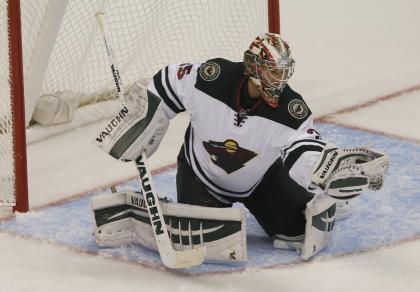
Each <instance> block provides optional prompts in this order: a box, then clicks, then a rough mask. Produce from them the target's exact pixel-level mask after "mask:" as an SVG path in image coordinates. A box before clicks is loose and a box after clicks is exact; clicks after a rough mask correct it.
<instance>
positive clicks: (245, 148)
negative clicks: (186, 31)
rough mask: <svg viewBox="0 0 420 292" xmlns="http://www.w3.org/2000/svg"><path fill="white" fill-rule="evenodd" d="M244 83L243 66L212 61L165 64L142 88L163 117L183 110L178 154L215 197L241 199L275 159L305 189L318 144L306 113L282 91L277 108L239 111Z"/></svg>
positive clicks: (286, 90) (293, 97)
mask: <svg viewBox="0 0 420 292" xmlns="http://www.w3.org/2000/svg"><path fill="white" fill-rule="evenodd" d="M246 80H247V78H246V76H245V75H244V74H243V63H234V62H230V61H227V60H224V59H212V60H209V61H207V62H205V63H201V64H195V65H192V64H180V65H170V66H167V67H165V68H164V69H162V70H161V71H159V72H158V73H157V74H156V75H155V76H154V78H153V80H152V81H151V83H150V84H149V86H148V89H149V90H150V91H152V92H153V93H155V94H157V95H158V96H160V97H161V98H162V100H163V101H164V104H163V105H162V108H163V110H164V111H165V113H166V114H167V116H168V118H170V119H171V118H173V117H174V116H175V115H176V114H177V113H179V112H183V111H186V112H188V113H189V116H190V125H189V127H188V129H187V131H186V134H185V141H184V150H185V156H186V158H187V161H188V163H189V164H190V166H191V167H192V169H193V171H194V173H195V175H196V176H197V178H198V179H199V180H200V181H201V182H202V183H203V184H204V185H205V186H206V187H207V189H208V190H209V191H210V192H211V193H212V194H213V195H215V196H216V197H217V196H218V195H224V196H232V197H246V196H249V195H250V194H251V193H252V191H253V190H254V189H255V188H256V187H257V186H258V184H259V182H260V181H261V179H262V177H263V176H264V174H265V173H266V171H267V170H268V168H269V167H270V166H271V165H272V164H273V163H274V162H275V161H276V160H278V159H282V160H283V163H284V164H285V165H286V167H288V169H289V174H290V176H291V178H292V179H294V180H295V181H296V182H297V183H298V184H300V185H301V186H303V187H305V188H308V186H309V184H310V181H309V171H310V170H311V168H312V165H313V164H314V163H315V161H316V160H317V158H318V156H319V153H320V151H322V149H323V147H324V146H325V143H324V142H322V141H321V140H320V137H319V134H318V133H317V132H316V131H315V130H314V129H313V128H312V127H313V119H312V116H311V112H310V110H309V108H308V107H307V105H306V103H305V102H304V101H303V99H302V97H301V96H300V95H299V94H297V93H296V92H294V91H293V90H292V89H291V88H290V87H289V86H286V87H285V88H284V90H283V92H282V94H281V96H280V99H279V107H278V108H276V109H272V108H270V107H269V106H267V105H266V104H264V103H261V104H259V105H258V106H255V109H253V110H252V111H249V112H247V110H245V109H243V108H242V107H241V102H240V94H241V88H242V86H243V85H244V84H246Z"/></svg>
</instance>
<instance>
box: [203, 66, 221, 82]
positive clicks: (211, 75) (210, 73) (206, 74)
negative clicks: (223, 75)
mask: <svg viewBox="0 0 420 292" xmlns="http://www.w3.org/2000/svg"><path fill="white" fill-rule="evenodd" d="M199 74H200V77H201V79H203V80H204V81H213V80H216V79H217V78H218V77H219V75H220V65H219V64H217V63H215V62H207V63H204V64H202V65H201V66H200V70H199Z"/></svg>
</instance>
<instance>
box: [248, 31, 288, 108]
mask: <svg viewBox="0 0 420 292" xmlns="http://www.w3.org/2000/svg"><path fill="white" fill-rule="evenodd" d="M244 63H245V71H244V73H245V75H248V76H249V77H250V78H251V80H252V81H253V82H254V83H255V84H256V85H257V86H258V87H259V88H260V91H261V97H262V98H263V99H264V101H265V102H266V103H267V104H268V105H269V106H270V107H272V108H276V107H277V106H278V99H279V96H280V94H281V92H282V90H283V88H284V87H285V86H286V84H287V81H288V80H289V78H290V77H291V76H292V74H293V70H294V65H295V60H294V59H293V58H292V57H291V51H290V48H289V45H288V44H287V43H286V42H285V41H283V40H282V39H281V38H280V35H279V34H275V33H266V34H264V35H261V36H258V37H257V38H256V39H255V40H254V41H253V42H252V44H251V46H250V47H249V49H248V50H246V51H245V53H244Z"/></svg>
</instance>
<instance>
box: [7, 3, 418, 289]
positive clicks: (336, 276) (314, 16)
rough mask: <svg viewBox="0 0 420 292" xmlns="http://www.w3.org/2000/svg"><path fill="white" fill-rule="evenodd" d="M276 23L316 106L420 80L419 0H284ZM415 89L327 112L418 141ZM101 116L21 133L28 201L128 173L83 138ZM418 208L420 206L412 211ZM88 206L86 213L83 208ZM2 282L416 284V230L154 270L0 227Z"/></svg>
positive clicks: (166, 156) (37, 202)
mask: <svg viewBox="0 0 420 292" xmlns="http://www.w3.org/2000/svg"><path fill="white" fill-rule="evenodd" d="M281 19H282V20H281V26H282V27H281V29H282V35H283V36H284V38H285V39H286V40H288V41H289V43H290V45H291V47H292V50H293V53H294V56H295V58H296V73H295V75H294V76H293V79H292V81H291V85H292V87H293V88H294V89H295V90H297V91H298V92H300V93H301V94H302V95H304V96H305V98H306V100H307V101H308V103H309V105H310V106H311V109H312V111H313V112H314V113H315V116H316V117H320V116H322V115H325V114H329V113H333V112H335V111H337V110H340V109H343V108H346V107H348V106H353V105H357V104H361V103H363V102H366V101H368V100H371V99H374V98H376V97H381V96H385V95H388V94H391V93H393V92H397V91H399V90H402V89H405V88H410V87H414V86H418V85H420V53H419V52H420V38H419V37H418V36H419V28H420V2H419V1H416V0H405V1H383V0H382V1H381V0H370V1H366V0H365V1H363V0H353V1H337V0H335V1H334V0H322V1H310V0H305V1H303V0H301V1H293V0H282V1H281ZM419 108H420V91H415V92H412V93H409V94H406V95H403V96H401V97H396V98H394V99H391V100H388V101H385V102H381V103H377V104H375V105H374V106H371V107H367V108H364V109H361V110H359V111H355V112H351V113H345V114H340V115H337V116H335V117H334V118H333V120H334V121H335V122H338V123H344V124H346V125H349V126H355V127H359V128H365V129H369V130H374V131H379V132H383V133H388V134H391V135H395V136H398V137H402V138H406V139H409V140H414V141H420V131H418V130H417V126H420V115H419V114H418V109H419ZM187 121H188V118H187V116H186V115H180V116H179V117H177V118H176V119H175V120H174V121H173V122H172V125H171V128H170V130H169V133H168V135H167V136H166V138H165V140H164V142H163V143H162V146H161V148H160V149H159V151H158V152H157V153H156V154H155V155H154V156H153V157H152V158H151V166H152V168H153V169H156V168H158V167H160V166H165V165H168V164H171V163H174V162H175V159H176V154H177V152H178V150H179V146H180V145H181V143H182V139H183V131H184V129H185V126H186V124H187ZM102 124H104V121H103V122H101V123H98V124H94V125H90V126H87V127H84V128H80V129H78V130H77V131H73V132H71V133H67V134H63V135H58V136H55V137H52V138H49V139H47V140H46V141H43V142H39V143H35V144H32V145H30V147H29V149H28V160H29V187H30V206H31V208H36V207H40V206H43V205H45V204H48V203H51V202H55V201H58V200H60V199H64V198H68V197H69V196H72V195H76V194H79V193H83V192H85V191H87V190H89V189H93V188H98V187H100V186H103V185H107V184H112V183H114V182H117V181H121V180H124V179H127V178H129V177H132V176H135V174H136V172H135V169H134V167H133V166H132V165H131V164H123V163H119V162H116V161H113V160H112V159H111V158H108V157H107V156H105V155H103V154H102V153H101V152H99V151H98V150H97V149H96V148H95V147H94V146H93V145H92V144H91V143H90V139H92V138H93V137H94V136H95V134H96V131H97V130H98V129H99V128H100V127H101V125H102ZM419 212H420V211H419ZM86 216H89V214H86ZM0 250H1V257H0V258H1V261H2V264H1V266H0V283H1V284H0V291H5V292H13V291H93V292H96V291H98V292H99V291H101V292H105V291H119V292H126V291H220V290H223V291H256V290H259V291H317V292H319V291H346V292H347V291H383V292H388V291H420V241H419V240H418V239H417V240H411V241H407V242H404V243H399V244H396V245H395V246H392V247H385V248H380V249H379V250H376V251H370V252H366V253H362V254H355V255H348V256H344V257H342V258H334V259H323V260H317V259H315V260H314V261H311V262H309V263H307V264H298V265H295V266H287V267H284V268H279V269H268V270H257V271H246V272H243V273H236V274H221V275H212V276H203V277H201V276H200V277H183V276H177V275H176V274H171V273H167V272H157V271H153V270H150V269H146V268H142V267H141V266H138V265H136V264H133V263H123V262H117V261H115V260H112V259H107V258H103V257H101V256H97V255H89V254H83V253H80V252H77V251H74V250H71V249H69V248H65V247H60V246H56V245H51V244H49V243H46V242H38V241H33V240H28V239H24V238H17V237H15V236H11V235H8V234H4V233H0Z"/></svg>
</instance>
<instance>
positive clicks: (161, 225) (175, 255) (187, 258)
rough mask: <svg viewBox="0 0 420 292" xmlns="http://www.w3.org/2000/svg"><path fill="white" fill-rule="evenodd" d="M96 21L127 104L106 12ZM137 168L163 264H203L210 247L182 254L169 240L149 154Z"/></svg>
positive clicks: (175, 265) (189, 265) (141, 158)
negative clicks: (149, 163) (107, 33)
mask: <svg viewBox="0 0 420 292" xmlns="http://www.w3.org/2000/svg"><path fill="white" fill-rule="evenodd" d="M95 17H96V20H97V23H98V28H99V30H100V32H101V35H102V38H103V41H104V43H105V46H106V49H107V54H108V59H109V62H110V66H111V71H112V75H113V77H114V81H115V86H116V88H117V92H118V96H119V99H120V101H121V102H123V103H124V101H125V98H124V87H123V85H122V82H121V78H120V75H119V72H118V68H117V66H116V62H115V56H114V53H113V51H112V48H111V44H110V42H109V41H108V37H107V35H106V30H105V22H104V18H105V14H104V13H103V12H97V13H96V14H95ZM136 167H137V169H138V171H139V174H140V187H141V190H142V192H143V195H144V197H145V198H146V200H145V201H146V205H147V211H148V213H149V217H150V221H151V223H152V226H153V228H152V229H153V233H154V236H155V239H156V245H157V247H158V250H159V254H160V257H161V259H162V262H163V264H164V265H165V266H167V267H168V268H175V269H179V268H189V267H193V266H197V265H200V264H202V263H203V261H204V256H205V253H206V247H204V246H200V247H197V248H192V249H188V250H182V251H177V250H175V249H174V248H173V245H172V241H171V239H170V238H169V233H168V229H167V227H166V224H165V221H164V218H163V214H162V209H161V207H160V205H159V198H158V196H157V193H156V191H155V187H154V184H153V181H152V175H151V173H150V169H149V166H148V164H147V157H146V153H145V152H144V151H143V153H142V155H141V156H140V157H139V158H137V159H136Z"/></svg>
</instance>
